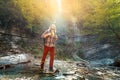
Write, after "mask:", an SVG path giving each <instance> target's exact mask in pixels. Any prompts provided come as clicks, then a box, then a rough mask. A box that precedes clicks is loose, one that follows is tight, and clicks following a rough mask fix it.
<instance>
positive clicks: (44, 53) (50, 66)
mask: <svg viewBox="0 0 120 80" xmlns="http://www.w3.org/2000/svg"><path fill="white" fill-rule="evenodd" d="M54 51H55V48H54V47H48V46H44V52H43V56H42V60H41V68H42V69H43V68H44V63H45V59H46V56H47V54H48V52H50V62H49V69H50V68H53V62H54Z"/></svg>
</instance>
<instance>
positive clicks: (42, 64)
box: [41, 46, 49, 69]
mask: <svg viewBox="0 0 120 80" xmlns="http://www.w3.org/2000/svg"><path fill="white" fill-rule="evenodd" d="M48 51H49V47H47V46H44V52H43V56H42V60H41V69H44V63H45V59H46V56H47V54H48Z"/></svg>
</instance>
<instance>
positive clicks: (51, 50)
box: [49, 47, 55, 71]
mask: <svg viewBox="0 0 120 80" xmlns="http://www.w3.org/2000/svg"><path fill="white" fill-rule="evenodd" d="M54 52H55V48H54V47H51V48H50V63H49V70H50V71H53V62H54Z"/></svg>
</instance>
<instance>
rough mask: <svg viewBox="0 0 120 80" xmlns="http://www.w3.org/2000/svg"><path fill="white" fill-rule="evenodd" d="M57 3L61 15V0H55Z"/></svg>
mask: <svg viewBox="0 0 120 80" xmlns="http://www.w3.org/2000/svg"><path fill="white" fill-rule="evenodd" d="M57 3H58V11H59V12H60V13H61V11H62V4H61V0H57Z"/></svg>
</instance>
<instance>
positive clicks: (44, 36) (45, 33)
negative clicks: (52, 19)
mask: <svg viewBox="0 0 120 80" xmlns="http://www.w3.org/2000/svg"><path fill="white" fill-rule="evenodd" d="M50 35H51V33H49V32H48V31H45V32H44V33H43V34H42V35H41V37H42V38H46V37H48V36H50Z"/></svg>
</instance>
